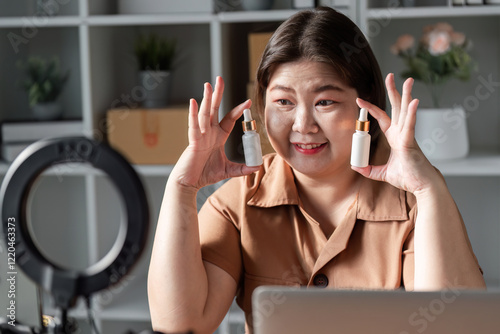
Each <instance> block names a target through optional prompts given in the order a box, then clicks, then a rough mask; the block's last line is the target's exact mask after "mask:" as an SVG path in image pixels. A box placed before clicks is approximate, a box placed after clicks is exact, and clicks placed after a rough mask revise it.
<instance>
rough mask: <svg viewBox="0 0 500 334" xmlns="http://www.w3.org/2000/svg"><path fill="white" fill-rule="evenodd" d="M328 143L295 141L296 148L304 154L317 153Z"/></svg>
mask: <svg viewBox="0 0 500 334" xmlns="http://www.w3.org/2000/svg"><path fill="white" fill-rule="evenodd" d="M326 145H327V143H323V144H301V143H293V146H294V147H295V149H296V150H297V151H298V152H300V153H302V154H308V155H309V154H316V153H318V152H320V151H322V150H323V148H324V147H325V146H326Z"/></svg>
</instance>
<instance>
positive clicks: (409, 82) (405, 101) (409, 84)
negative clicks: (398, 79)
mask: <svg viewBox="0 0 500 334" xmlns="http://www.w3.org/2000/svg"><path fill="white" fill-rule="evenodd" d="M412 88H413V78H408V79H406V80H405V82H404V83H403V97H402V98H401V107H400V112H399V119H398V124H399V125H400V126H401V127H404V124H405V122H406V115H407V113H408V105H409V104H410V102H411V101H412V98H411V90H412Z"/></svg>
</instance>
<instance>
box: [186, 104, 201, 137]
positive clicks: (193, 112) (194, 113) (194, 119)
mask: <svg viewBox="0 0 500 334" xmlns="http://www.w3.org/2000/svg"><path fill="white" fill-rule="evenodd" d="M188 128H189V129H190V130H194V131H199V130H200V126H199V123H198V103H196V100H195V99H190V100H189V118H188Z"/></svg>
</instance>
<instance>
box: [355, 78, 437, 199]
mask: <svg viewBox="0 0 500 334" xmlns="http://www.w3.org/2000/svg"><path fill="white" fill-rule="evenodd" d="M385 84H386V87H387V92H388V95H389V100H390V102H391V107H392V119H391V118H389V116H388V115H387V114H386V113H385V111H383V110H381V109H380V108H378V107H377V106H375V105H373V104H371V103H369V102H367V101H364V100H362V99H359V98H358V99H357V100H356V102H357V104H358V105H359V107H361V108H366V109H367V110H368V111H369V113H370V114H371V115H372V116H373V117H374V118H375V119H376V120H377V121H378V123H379V125H380V128H381V130H382V131H383V132H384V134H385V136H386V138H387V141H388V143H389V145H390V147H391V154H390V156H389V159H388V161H387V163H386V164H385V165H381V166H372V165H370V166H367V167H364V168H359V167H352V169H353V170H355V171H357V172H359V173H360V174H362V175H364V176H365V177H368V178H371V179H374V180H378V181H385V182H388V183H390V184H392V185H393V186H395V187H398V188H400V189H403V190H406V191H409V192H412V193H415V192H418V191H419V190H422V189H424V188H426V187H428V186H432V184H433V182H435V181H436V180H438V179H440V175H439V173H438V172H437V171H436V170H435V169H434V167H433V166H432V165H431V164H430V162H429V161H428V160H427V158H426V157H425V155H424V154H423V153H422V151H421V150H420V147H419V146H418V144H417V142H416V140H415V123H416V117H417V115H416V114H417V107H418V103H419V101H418V100H417V99H412V96H411V90H412V87H413V79H412V78H409V79H407V80H406V81H405V82H404V84H403V95H400V94H399V92H398V90H397V89H396V85H395V83H394V75H393V74H392V73H391V74H389V75H388V76H387V78H386V80H385Z"/></svg>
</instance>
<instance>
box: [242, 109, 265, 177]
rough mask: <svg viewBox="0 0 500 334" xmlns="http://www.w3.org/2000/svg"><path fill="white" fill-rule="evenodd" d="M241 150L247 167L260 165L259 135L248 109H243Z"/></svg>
mask: <svg viewBox="0 0 500 334" xmlns="http://www.w3.org/2000/svg"><path fill="white" fill-rule="evenodd" d="M242 125H243V137H242V142H243V152H244V153H245V164H246V165H247V166H249V167H254V166H260V165H262V148H261V146H260V137H259V134H258V133H257V125H256V122H255V120H254V119H253V118H252V112H251V111H250V109H245V110H243V122H242Z"/></svg>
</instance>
